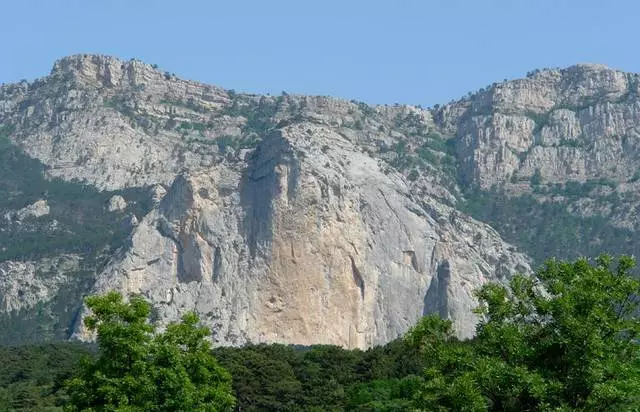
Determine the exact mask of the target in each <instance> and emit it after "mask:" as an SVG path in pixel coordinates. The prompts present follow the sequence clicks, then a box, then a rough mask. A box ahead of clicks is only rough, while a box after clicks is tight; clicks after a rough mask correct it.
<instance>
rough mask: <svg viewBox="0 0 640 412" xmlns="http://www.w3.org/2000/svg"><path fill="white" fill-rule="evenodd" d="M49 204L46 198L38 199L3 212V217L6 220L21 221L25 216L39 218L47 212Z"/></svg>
mask: <svg viewBox="0 0 640 412" xmlns="http://www.w3.org/2000/svg"><path fill="white" fill-rule="evenodd" d="M49 210H50V209H49V205H48V204H47V201H46V200H42V199H41V200H38V201H37V202H35V203H33V204H31V205H28V206H25V207H23V208H22V209H20V210H15V211H10V212H7V213H5V214H4V218H5V219H6V220H7V221H12V220H17V221H22V220H24V219H26V218H29V217H31V218H36V219H37V218H39V217H42V216H46V215H48V214H49Z"/></svg>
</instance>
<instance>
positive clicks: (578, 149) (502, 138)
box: [435, 65, 640, 188]
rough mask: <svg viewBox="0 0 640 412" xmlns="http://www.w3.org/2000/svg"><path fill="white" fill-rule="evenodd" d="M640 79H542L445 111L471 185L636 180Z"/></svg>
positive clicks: (540, 75)
mask: <svg viewBox="0 0 640 412" xmlns="http://www.w3.org/2000/svg"><path fill="white" fill-rule="evenodd" d="M638 79H639V78H638V75H637V74H632V73H624V72H620V71H616V70H612V69H610V68H607V67H606V66H601V65H577V66H572V67H569V68H567V69H563V70H559V69H554V70H544V71H540V72H535V73H533V74H531V75H529V77H527V78H526V79H521V80H515V81H509V82H505V83H500V84H494V85H493V86H491V87H489V88H488V89H487V90H483V91H481V92H479V93H477V94H475V95H472V97H471V98H469V99H464V100H462V101H460V102H457V103H454V104H452V105H447V106H443V107H442V108H440V109H438V110H437V111H436V113H435V117H436V118H437V119H438V121H437V123H438V124H439V125H440V126H441V127H442V128H443V129H444V130H447V131H448V132H449V133H450V134H452V135H455V136H456V137H457V139H458V146H457V149H458V154H459V159H460V162H461V173H462V176H463V178H464V179H465V180H466V181H467V182H469V183H473V184H477V185H478V186H480V187H482V188H490V187H491V186H492V185H494V184H500V183H508V182H509V181H510V179H512V180H517V179H520V178H524V179H527V178H529V177H530V176H532V175H533V174H534V172H535V170H536V169H539V170H540V172H541V173H542V177H543V178H544V180H545V181H549V182H564V181H566V180H572V179H574V180H586V179H589V178H592V177H606V178H611V179H615V180H619V179H621V178H622V179H628V178H630V177H631V176H633V174H634V173H635V171H636V170H637V166H638V164H637V157H638V156H637V146H638V142H639V141H640V138H639V134H638V130H637V129H638V124H639V122H640V103H639V100H638V87H639V84H640V83H639V82H638Z"/></svg>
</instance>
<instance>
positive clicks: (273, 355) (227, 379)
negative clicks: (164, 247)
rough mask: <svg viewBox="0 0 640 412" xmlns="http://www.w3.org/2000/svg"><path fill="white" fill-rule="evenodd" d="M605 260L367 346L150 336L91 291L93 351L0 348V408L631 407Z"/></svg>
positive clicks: (635, 284) (627, 269) (626, 296)
mask: <svg viewBox="0 0 640 412" xmlns="http://www.w3.org/2000/svg"><path fill="white" fill-rule="evenodd" d="M634 265H635V262H634V260H633V259H632V258H628V257H621V258H620V259H618V260H617V261H614V260H613V259H612V258H610V257H608V256H601V257H599V258H597V259H595V260H587V259H579V260H577V261H574V262H562V261H555V260H550V261H548V262H547V263H546V264H545V265H544V266H543V267H542V268H541V269H540V270H539V271H538V272H537V273H536V276H535V277H534V276H524V275H517V276H515V277H513V278H512V279H511V281H510V282H509V285H503V284H498V283H495V284H492V283H489V284H486V285H485V286H483V287H482V288H480V289H479V290H478V291H477V296H478V300H479V302H480V303H479V306H478V308H477V309H476V311H477V313H478V314H479V315H480V317H481V319H482V320H481V321H480V323H479V324H478V327H477V331H476V332H477V333H476V336H475V338H474V339H472V340H467V341H459V340H458V339H456V338H455V335H454V331H453V329H452V324H451V322H450V321H448V320H443V319H440V318H438V317H437V316H433V315H431V316H426V317H424V318H423V319H422V320H421V321H420V322H419V323H418V324H417V325H416V326H415V327H414V328H412V329H411V330H410V331H409V332H408V333H407V334H406V335H405V336H403V337H401V338H399V339H397V340H395V341H393V342H390V343H388V344H387V345H384V346H380V347H374V348H371V349H368V350H366V351H363V350H346V349H343V348H339V347H335V346H312V347H296V346H285V345H278V344H272V345H266V344H261V345H248V346H245V347H241V348H230V347H218V348H211V347H210V346H209V342H208V341H207V339H206V337H207V335H208V334H209V330H208V329H207V328H205V327H202V326H199V320H198V318H197V317H196V315H195V314H193V313H190V314H187V315H185V316H184V317H183V319H182V321H181V322H179V323H173V324H170V325H169V326H168V327H167V329H166V330H165V331H163V332H161V333H160V332H157V331H156V330H155V327H154V326H153V325H152V324H151V323H150V322H149V316H150V314H151V305H150V304H149V303H147V302H146V301H145V300H144V299H142V298H141V297H132V298H131V299H129V300H128V301H125V300H124V299H123V298H122V296H120V295H119V294H117V293H115V292H112V293H109V294H107V295H104V296H91V297H89V298H87V300H86V303H87V305H88V306H89V308H90V309H91V311H92V315H91V316H89V317H87V318H86V320H85V324H86V326H87V328H88V329H89V330H90V331H94V332H95V333H97V337H98V340H97V345H86V344H80V343H57V344H49V345H40V346H19V347H2V348H0V356H1V358H2V362H1V363H0V410H2V411H61V410H66V411H184V410H194V411H230V410H236V411H343V410H353V411H406V410H425V411H523V410H529V411H635V410H639V408H640V395H639V394H640V345H638V341H639V339H640V321H638V319H637V318H636V317H635V316H634V314H635V313H637V312H636V311H637V309H638V306H639V304H640V302H639V301H638V299H637V296H638V295H639V294H640V280H638V278H637V277H636V276H633V275H632V270H633V268H634Z"/></svg>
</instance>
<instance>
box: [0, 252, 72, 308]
mask: <svg viewBox="0 0 640 412" xmlns="http://www.w3.org/2000/svg"><path fill="white" fill-rule="evenodd" d="M78 267H79V259H78V257H77V256H73V255H70V256H60V257H56V258H46V259H42V260H39V261H26V262H20V261H10V260H8V261H4V262H0V313H11V312H18V311H20V310H24V309H30V308H33V307H34V306H36V305H38V304H41V303H46V302H48V301H50V300H51V299H53V298H54V297H55V296H56V294H57V292H58V289H59V288H60V287H61V285H63V284H64V283H65V282H67V281H68V280H69V279H68V274H69V272H72V271H74V270H77V269H78Z"/></svg>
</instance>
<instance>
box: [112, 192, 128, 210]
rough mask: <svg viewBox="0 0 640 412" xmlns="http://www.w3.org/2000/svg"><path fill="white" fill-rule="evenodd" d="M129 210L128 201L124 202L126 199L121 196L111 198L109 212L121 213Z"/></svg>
mask: <svg viewBox="0 0 640 412" xmlns="http://www.w3.org/2000/svg"><path fill="white" fill-rule="evenodd" d="M126 208H127V201H126V200H124V197H122V196H120V195H114V196H111V199H109V204H108V205H107V210H108V211H109V212H121V211H123V210H125V209H126Z"/></svg>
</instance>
